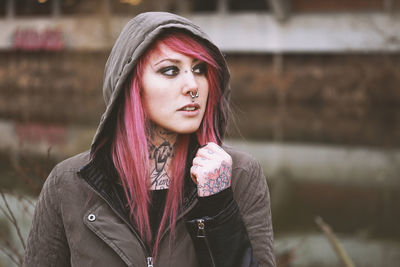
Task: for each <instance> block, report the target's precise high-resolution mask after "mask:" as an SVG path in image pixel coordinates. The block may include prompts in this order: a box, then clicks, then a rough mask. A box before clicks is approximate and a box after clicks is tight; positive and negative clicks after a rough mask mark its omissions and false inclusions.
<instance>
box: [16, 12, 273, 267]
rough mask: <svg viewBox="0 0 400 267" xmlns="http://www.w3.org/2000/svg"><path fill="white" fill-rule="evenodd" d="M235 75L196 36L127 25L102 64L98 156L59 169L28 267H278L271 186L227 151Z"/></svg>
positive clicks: (140, 20) (152, 21) (165, 26)
mask: <svg viewBox="0 0 400 267" xmlns="http://www.w3.org/2000/svg"><path fill="white" fill-rule="evenodd" d="M229 91H230V89H229V72H228V68H227V66H226V62H225V60H224V58H223V56H222V55H221V52H220V51H219V50H218V48H217V47H216V46H215V45H214V44H213V43H212V42H211V41H210V40H209V38H208V37H207V36H206V34H205V33H203V32H202V31H201V30H200V29H199V27H197V26H196V25H194V24H193V23H192V22H190V21H188V20H187V19H185V18H182V17H180V16H177V15H173V14H169V13H162V12H151V13H144V14H141V15H139V16H137V17H135V18H134V19H132V20H131V21H130V22H129V23H128V24H127V25H126V26H125V28H124V29H123V31H122V32H121V34H120V36H119V38H118V40H117V41H116V43H115V45H114V47H113V49H112V51H111V54H110V57H109V59H108V61H107V64H106V69H105V78H104V87H103V93H104V98H105V102H106V104H107V108H106V111H105V113H104V114H103V116H102V118H101V121H100V125H99V127H98V130H97V133H96V135H95V137H94V140H93V143H92V147H91V150H90V151H88V152H85V153H82V154H79V155H77V156H75V157H72V158H70V159H67V160H65V161H63V162H62V163H60V164H58V165H57V166H56V167H55V168H54V169H53V171H52V172H51V174H50V176H49V177H48V179H47V180H46V183H45V185H44V187H43V189H42V192H41V195H40V197H39V201H38V203H37V207H36V211H35V215H34V219H33V222H32V227H31V231H30V234H29V238H28V245H27V249H26V254H25V262H24V265H25V266H178V267H179V266H275V261H274V256H273V251H272V224H271V215H270V208H269V193H268V187H267V184H266V180H265V177H264V175H263V173H262V170H261V167H260V165H259V163H258V162H257V161H255V160H254V159H253V158H252V157H251V156H249V155H247V154H245V153H242V152H239V151H237V150H235V149H233V148H228V147H226V146H224V145H223V143H222V142H223V137H224V133H225V128H226V124H227V115H228V97H229Z"/></svg>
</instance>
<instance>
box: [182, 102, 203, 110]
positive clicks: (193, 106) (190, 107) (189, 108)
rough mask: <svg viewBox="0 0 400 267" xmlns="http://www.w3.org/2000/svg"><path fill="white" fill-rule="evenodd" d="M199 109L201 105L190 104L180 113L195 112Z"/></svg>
mask: <svg viewBox="0 0 400 267" xmlns="http://www.w3.org/2000/svg"><path fill="white" fill-rule="evenodd" d="M198 109H200V105H199V104H195V103H193V104H188V105H186V106H184V107H182V108H180V109H179V111H195V110H198Z"/></svg>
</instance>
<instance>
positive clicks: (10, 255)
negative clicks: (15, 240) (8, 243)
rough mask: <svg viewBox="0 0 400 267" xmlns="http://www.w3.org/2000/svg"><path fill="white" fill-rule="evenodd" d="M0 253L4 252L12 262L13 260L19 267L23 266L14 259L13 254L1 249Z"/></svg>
mask: <svg viewBox="0 0 400 267" xmlns="http://www.w3.org/2000/svg"><path fill="white" fill-rule="evenodd" d="M0 251H1V252H3V253H4V254H5V255H6V256H7V257H8V258H10V260H11V261H12V262H14V263H15V264H16V265H17V266H19V265H21V263H19V262H18V261H17V260H16V259H14V257H13V256H12V254H11V253H9V252H7V251H6V250H5V248H3V247H0Z"/></svg>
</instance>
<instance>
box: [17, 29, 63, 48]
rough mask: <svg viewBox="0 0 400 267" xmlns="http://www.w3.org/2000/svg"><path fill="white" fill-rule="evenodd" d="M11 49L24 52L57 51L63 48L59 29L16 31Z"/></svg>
mask: <svg viewBox="0 0 400 267" xmlns="http://www.w3.org/2000/svg"><path fill="white" fill-rule="evenodd" d="M13 48H14V49H17V50H25V51H38V50H45V51H58V50H62V49H63V48H64V41H63V38H62V32H61V31H60V30H59V29H46V30H44V31H38V30H36V29H17V30H16V31H15V32H14V35H13Z"/></svg>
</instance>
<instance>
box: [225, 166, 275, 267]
mask: <svg viewBox="0 0 400 267" xmlns="http://www.w3.org/2000/svg"><path fill="white" fill-rule="evenodd" d="M249 165H250V166H249V168H246V169H243V168H238V169H236V170H234V171H236V172H237V176H238V179H237V180H236V181H235V183H232V187H233V192H234V198H235V199H236V200H237V203H238V206H239V210H240V213H241V215H242V218H243V223H244V225H245V226H246V230H247V233H248V236H249V239H250V242H251V245H252V248H253V254H254V257H255V258H256V259H257V261H258V263H259V266H262V267H273V266H276V263H275V256H274V253H273V231H272V218H271V209H270V196H269V189H268V185H267V180H266V179H265V176H264V173H263V170H262V167H261V165H260V163H259V162H258V161H256V160H252V161H251V162H249Z"/></svg>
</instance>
